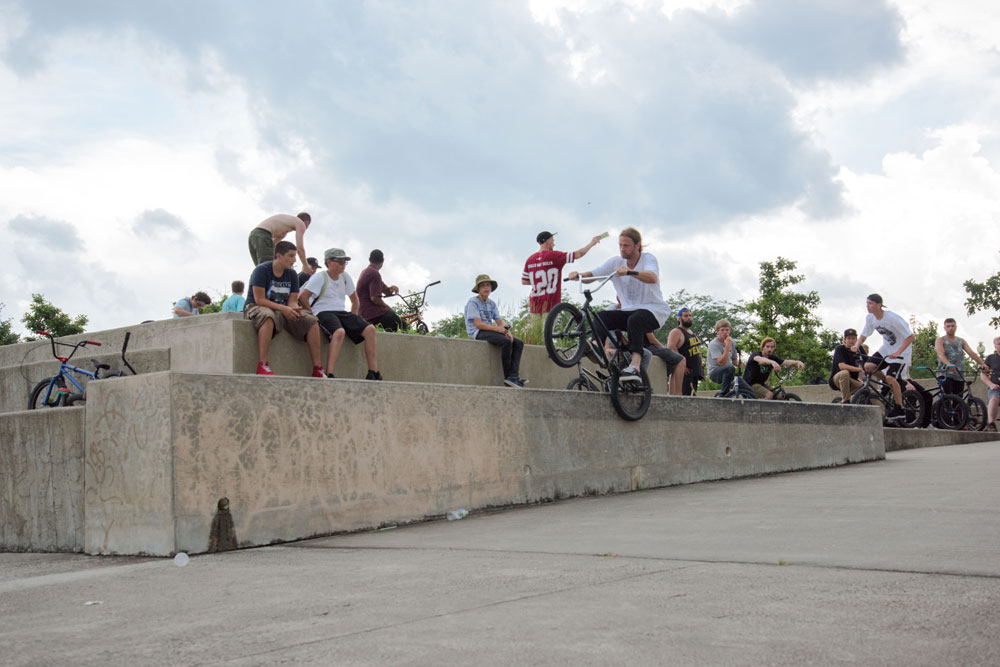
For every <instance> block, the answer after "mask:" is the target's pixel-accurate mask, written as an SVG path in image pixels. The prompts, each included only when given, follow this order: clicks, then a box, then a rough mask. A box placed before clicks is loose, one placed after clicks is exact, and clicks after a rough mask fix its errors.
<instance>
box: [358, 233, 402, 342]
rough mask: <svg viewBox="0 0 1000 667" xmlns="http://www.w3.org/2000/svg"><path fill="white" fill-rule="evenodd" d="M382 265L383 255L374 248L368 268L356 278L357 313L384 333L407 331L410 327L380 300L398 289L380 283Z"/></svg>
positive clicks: (369, 258)
mask: <svg viewBox="0 0 1000 667" xmlns="http://www.w3.org/2000/svg"><path fill="white" fill-rule="evenodd" d="M383 264H385V255H384V254H383V253H382V251H381V250H379V249H378V248H376V249H375V250H372V251H371V252H370V253H369V254H368V266H367V267H366V268H365V270H364V271H362V272H361V275H360V276H358V301H359V302H360V304H361V306H360V309H359V311H358V312H359V314H360V315H361V317H363V318H365V319H366V320H367V321H369V322H371V323H372V324H373V325H376V326H381V327H382V328H383V329H384V330H386V331H398V330H399V329H408V328H409V326H410V325H409V324H408V323H407V322H404V321H403V319H402V318H400V316H399V315H397V314H396V312H395V311H394V310H393V309H392V308H390V307H389V305H388V304H387V303H386V302H385V301H383V300H382V297H384V296H390V295H392V294H399V288H398V287H396V286H395V285H389V286H386V284H385V283H384V282H382V274H381V273H380V271H381V270H382V265H383Z"/></svg>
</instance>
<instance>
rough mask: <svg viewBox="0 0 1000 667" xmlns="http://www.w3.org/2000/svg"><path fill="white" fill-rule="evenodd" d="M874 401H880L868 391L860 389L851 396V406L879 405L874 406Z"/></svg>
mask: <svg viewBox="0 0 1000 667" xmlns="http://www.w3.org/2000/svg"><path fill="white" fill-rule="evenodd" d="M872 401H878V399H877V398H875V394H873V393H872V392H871V391H869V390H867V389H858V390H857V391H856V392H854V395H852V396H851V405H877V403H874V404H873V403H872Z"/></svg>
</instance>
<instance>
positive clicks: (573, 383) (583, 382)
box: [566, 378, 597, 391]
mask: <svg viewBox="0 0 1000 667" xmlns="http://www.w3.org/2000/svg"><path fill="white" fill-rule="evenodd" d="M566 389H568V390H570V391H597V387H595V386H594V385H593V384H591V382H590V380H588V379H587V378H573V379H572V380H570V381H569V384H568V385H566Z"/></svg>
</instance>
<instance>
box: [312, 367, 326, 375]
mask: <svg viewBox="0 0 1000 667" xmlns="http://www.w3.org/2000/svg"><path fill="white" fill-rule="evenodd" d="M313 377H314V378H325V377H326V373H324V372H323V367H322V366H313Z"/></svg>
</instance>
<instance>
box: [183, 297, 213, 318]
mask: <svg viewBox="0 0 1000 667" xmlns="http://www.w3.org/2000/svg"><path fill="white" fill-rule="evenodd" d="M211 303H212V300H211V299H209V298H208V295H207V294H205V293H204V292H195V293H194V294H193V295H191V296H182V297H181V298H179V299H177V303H175V304H174V317H191V316H192V315H197V314H198V312H199V311H200V309H202V308H204V307H205V306H207V305H209V304H211Z"/></svg>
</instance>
